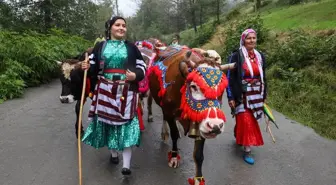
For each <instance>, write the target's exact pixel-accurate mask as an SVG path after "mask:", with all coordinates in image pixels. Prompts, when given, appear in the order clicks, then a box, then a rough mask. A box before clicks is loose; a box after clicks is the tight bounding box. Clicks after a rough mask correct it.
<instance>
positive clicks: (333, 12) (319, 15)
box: [261, 0, 336, 31]
mask: <svg viewBox="0 0 336 185" xmlns="http://www.w3.org/2000/svg"><path fill="white" fill-rule="evenodd" d="M261 15H262V19H263V20H264V23H265V26H266V27H267V28H269V29H273V30H276V31H286V30H289V29H297V28H307V29H311V30H324V29H335V28H336V1H335V0H325V1H321V2H316V3H307V4H302V5H296V6H289V7H288V6H287V7H281V8H275V9H271V10H268V11H265V12H262V14H261Z"/></svg>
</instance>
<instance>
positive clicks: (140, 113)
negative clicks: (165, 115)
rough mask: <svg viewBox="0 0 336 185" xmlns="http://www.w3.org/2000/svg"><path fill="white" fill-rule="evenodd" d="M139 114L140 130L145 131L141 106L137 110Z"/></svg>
mask: <svg viewBox="0 0 336 185" xmlns="http://www.w3.org/2000/svg"><path fill="white" fill-rule="evenodd" d="M137 113H138V119H139V127H140V130H141V131H143V130H145V125H144V122H143V119H142V111H141V106H140V105H139V106H138V108H137Z"/></svg>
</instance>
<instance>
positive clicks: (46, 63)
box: [0, 30, 91, 100]
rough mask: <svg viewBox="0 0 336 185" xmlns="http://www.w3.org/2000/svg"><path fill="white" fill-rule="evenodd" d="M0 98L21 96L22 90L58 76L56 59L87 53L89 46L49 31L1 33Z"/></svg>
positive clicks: (57, 31)
mask: <svg viewBox="0 0 336 185" xmlns="http://www.w3.org/2000/svg"><path fill="white" fill-rule="evenodd" d="M0 40H1V41H2V42H1V43H0V74H1V77H0V99H3V100H6V99H11V98H16V97H19V96H21V95H22V93H23V89H24V87H32V86H37V85H40V84H42V83H46V82H49V81H50V80H51V79H52V78H54V77H57V74H58V72H59V70H58V69H59V68H58V65H57V64H56V62H55V60H62V59H64V58H69V57H73V56H75V55H77V54H78V53H79V52H83V51H84V50H86V49H87V48H88V47H89V46H90V45H91V43H90V42H88V41H86V40H84V39H82V38H80V37H77V36H71V35H67V34H65V33H63V32H61V31H59V30H51V33H50V34H48V35H43V34H39V33H36V32H31V31H27V32H25V33H21V34H19V33H16V32H8V31H0Z"/></svg>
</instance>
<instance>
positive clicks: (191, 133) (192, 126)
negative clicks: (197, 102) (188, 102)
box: [188, 122, 199, 139]
mask: <svg viewBox="0 0 336 185" xmlns="http://www.w3.org/2000/svg"><path fill="white" fill-rule="evenodd" d="M198 136H199V134H198V128H197V124H196V123H195V122H192V123H191V124H190V127H189V133H188V137H190V138H194V139H195V138H197V137H198Z"/></svg>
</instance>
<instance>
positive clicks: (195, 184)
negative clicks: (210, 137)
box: [188, 137, 205, 185]
mask: <svg viewBox="0 0 336 185" xmlns="http://www.w3.org/2000/svg"><path fill="white" fill-rule="evenodd" d="M204 144H205V139H204V138H201V137H198V138H196V139H195V145H194V153H193V157H194V161H195V165H196V176H195V177H194V178H190V179H188V181H189V184H190V185H205V180H204V178H203V174H202V164H203V160H204V155H203V150H204Z"/></svg>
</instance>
